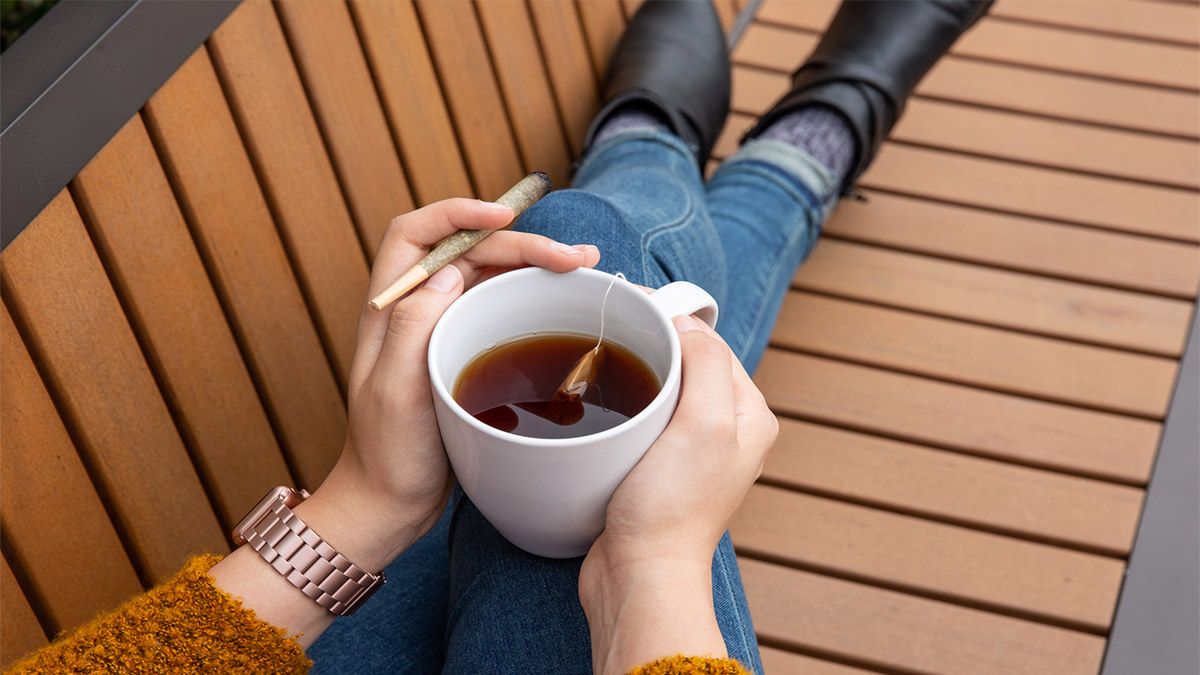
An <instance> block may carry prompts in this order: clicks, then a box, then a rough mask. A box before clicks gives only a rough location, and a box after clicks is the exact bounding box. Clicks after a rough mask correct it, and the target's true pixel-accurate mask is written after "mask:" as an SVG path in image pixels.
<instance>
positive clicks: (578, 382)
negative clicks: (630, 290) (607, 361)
mask: <svg viewBox="0 0 1200 675" xmlns="http://www.w3.org/2000/svg"><path fill="white" fill-rule="evenodd" d="M624 278H625V275H624V274H621V273H620V272H617V274H616V275H615V276H613V280H612V282H611V283H609V284H608V288H607V289H606V290H605V291H604V299H603V300H602V301H601V302H600V336H599V337H598V338H597V339H596V346H595V347H593V348H591V349H589V350H588V351H587V353H585V354H584V355H583V356H581V357H579V360H578V361H577V362H576V363H575V367H574V368H572V369H571V372H569V373H567V376H566V377H565V378H564V379H563V381H562V384H560V385H558V390H557V391H556V392H554V398H553V399H551V400H550V401H549V403H548V404H547V405H546V411H545V412H546V415H543V416H544V417H547V419H552V420H553V421H554V422H556V423H558V424H562V425H571V424H574V423H576V422H578V421H579V420H580V419H582V418H583V395H584V393H586V392H587V390H588V387H590V386H592V383H593V382H594V381H595V380H596V372H597V371H598V370H599V368H600V364H601V363H602V362H603V360H604V359H603V352H602V351H601V347H603V346H604V310H605V308H607V306H608V295H609V293H611V292H612V288H613V286H614V285H615V284H616V283H617V279H624Z"/></svg>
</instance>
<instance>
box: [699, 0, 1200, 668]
mask: <svg viewBox="0 0 1200 675" xmlns="http://www.w3.org/2000/svg"><path fill="white" fill-rule="evenodd" d="M836 7H837V3H836V2H833V1H832V0H805V1H794V0H764V2H762V3H761V5H760V7H759V9H758V12H757V14H756V16H755V18H754V20H753V22H752V23H750V25H749V26H748V28H747V30H746V32H745V33H744V35H743V36H742V39H741V42H740V43H739V44H738V45H737V46H736V48H735V50H734V64H735V65H734V94H733V107H734V115H733V117H732V119H731V120H730V123H729V125H728V127H727V128H726V131H725V134H724V135H723V138H722V139H721V142H720V143H719V144H718V149H717V155H718V156H719V157H725V156H728V155H729V154H731V153H733V152H735V151H736V148H737V140H738V138H739V137H740V135H741V134H742V133H743V132H744V130H745V129H746V128H748V127H749V126H750V125H751V124H752V123H753V121H754V119H755V118H756V117H757V115H759V114H760V113H762V112H763V111H765V110H766V109H767V108H769V107H770V106H771V104H772V103H773V102H774V101H775V100H776V99H778V97H779V96H780V95H782V94H783V92H785V91H786V90H787V88H788V85H789V81H790V80H789V75H790V73H791V72H792V71H793V70H794V69H795V68H796V67H797V66H798V65H799V64H800V63H801V62H802V61H803V59H804V57H805V56H806V55H807V54H808V53H809V52H810V51H811V50H812V48H813V47H814V46H815V44H816V41H817V39H818V37H819V34H820V31H821V30H822V29H823V28H824V26H825V24H826V23H827V22H828V21H829V20H830V19H831V18H832V16H833V13H834V12H835V11H836ZM1138 7H1139V9H1138V10H1136V11H1135V10H1133V9H1131V3H1117V2H1040V3H1033V2H1023V1H1022V0H1001V2H1000V3H999V4H998V5H997V7H996V9H995V11H994V12H993V14H992V16H991V17H989V18H987V19H985V20H984V21H983V22H982V23H981V24H980V25H979V26H978V27H977V28H976V29H975V30H973V31H972V32H971V33H969V34H968V35H967V36H965V37H964V38H963V39H962V40H961V41H960V42H959V43H958V44H957V45H956V46H955V48H954V49H953V50H952V52H951V55H950V56H949V57H947V58H946V59H944V60H943V61H942V62H941V63H939V64H938V65H937V66H936V67H935V69H934V71H933V72H932V73H931V74H930V76H929V77H928V78H927V79H926V80H925V81H924V82H923V83H922V84H921V86H920V87H919V88H918V94H917V96H916V97H914V98H913V100H912V101H911V103H910V105H909V107H908V109H907V112H906V113H905V116H904V117H903V118H902V120H901V121H900V123H899V124H898V125H897V126H896V128H895V131H894V132H893V134H892V136H891V141H890V142H888V143H887V144H885V146H884V148H883V150H882V151H881V153H880V156H879V159H878V161H877V163H876V164H875V165H874V166H873V167H872V168H871V170H870V171H868V172H867V174H866V175H865V176H864V177H863V180H862V183H861V187H862V189H863V192H864V193H865V194H866V196H867V199H868V201H867V202H866V203H860V202H853V201H845V202H843V204H842V205H841V206H840V208H839V209H838V210H837V212H836V213H835V214H834V216H833V217H832V219H831V220H830V221H829V223H828V224H827V225H826V228H825V232H824V235H823V238H822V241H821V243H820V244H819V245H818V246H817V248H816V251H815V252H814V253H813V256H812V258H811V259H810V260H809V261H808V263H807V264H806V265H805V266H804V267H803V268H802V269H801V270H800V272H799V273H798V274H797V275H796V278H795V280H794V284H793V290H792V292H791V293H789V296H788V298H787V299H786V301H785V304H784V309H783V314H782V316H781V317H780V320H779V323H778V324H777V326H776V330H775V334H774V336H773V338H772V344H771V349H770V352H769V353H768V355H767V357H766V358H765V359H764V361H763V365H762V367H761V368H760V370H759V374H758V375H757V377H756V380H757V382H758V384H759V386H760V387H761V388H762V389H763V391H764V392H765V394H766V396H767V399H768V401H769V402H770V403H771V405H772V406H773V408H774V409H775V411H776V412H777V414H779V415H780V416H781V417H782V423H781V427H782V428H781V433H780V441H779V443H778V444H777V446H776V448H775V449H774V451H773V452H772V454H771V456H770V458H769V459H768V462H767V466H766V469H765V470H764V473H763V476H762V479H761V480H760V486H758V487H756V488H755V489H754V490H753V491H752V492H751V494H750V496H749V498H748V499H747V501H746V504H745V505H744V506H743V508H742V510H741V512H740V513H739V514H738V517H737V519H736V520H735V522H734V525H733V527H732V532H733V537H734V542H735V545H736V546H737V548H738V552H739V555H740V556H741V558H742V564H743V570H742V571H743V576H744V578H745V581H746V588H747V592H748V594H749V597H750V605H751V612H752V614H753V615H754V619H755V622H756V627H757V630H758V633H759V637H760V640H761V641H762V643H763V644H764V645H766V647H767V649H765V650H764V660H765V662H766V664H767V672H769V673H808V672H839V673H840V672H863V671H864V670H865V671H877V672H886V673H899V672H904V673H908V672H944V673H1014V672H1032V673H1094V672H1096V671H1097V670H1098V669H1099V666H1100V662H1101V659H1102V657H1103V652H1104V645H1105V636H1106V634H1107V632H1108V629H1109V626H1110V623H1111V620H1112V616H1113V609H1114V603H1115V601H1116V599H1117V595H1118V593H1119V590H1120V583H1121V576H1122V573H1123V569H1124V563H1125V560H1126V559H1127V557H1128V555H1129V548H1130V545H1131V542H1132V538H1133V534H1134V532H1135V529H1136V525H1137V519H1138V515H1139V511H1140V506H1141V502H1142V499H1143V488H1144V486H1145V484H1146V480H1147V478H1148V475H1149V474H1148V471H1149V470H1150V468H1151V463H1152V461H1153V457H1154V452H1155V450H1156V446H1157V442H1158V437H1159V433H1160V429H1161V421H1162V419H1163V415H1164V414H1165V410H1166V407H1165V406H1166V405H1167V403H1168V402H1169V397H1170V394H1171V391H1172V386H1173V383H1174V378H1175V374H1176V371H1177V369H1178V358H1179V355H1180V349H1181V347H1182V344H1183V341H1184V339H1185V338H1186V331H1187V329H1188V326H1189V323H1190V319H1191V313H1192V311H1193V309H1194V302H1195V298H1196V290H1197V280H1198V275H1200V250H1198V249H1197V246H1196V242H1197V241H1198V240H1200V210H1198V209H1200V197H1198V195H1197V187H1198V186H1200V145H1198V144H1197V142H1196V138H1197V135H1198V132H1200V109H1198V107H1197V102H1198V101H1200V97H1197V95H1196V92H1197V90H1198V88H1200V74H1198V73H1197V70H1196V66H1197V64H1198V63H1200V58H1197V57H1198V56H1200V54H1198V53H1197V48H1196V47H1197V44H1196V38H1197V37H1198V35H1200V24H1198V21H1200V10H1198V8H1197V7H1196V6H1194V5H1182V4H1172V5H1167V4H1163V3H1142V4H1141V5H1138ZM1143 7H1144V9H1145V11H1141V10H1142V8H1143ZM1135 17H1136V18H1135ZM1127 93H1131V94H1132V98H1130V97H1127V96H1126V94H1127ZM1168 277H1170V279H1168Z"/></svg>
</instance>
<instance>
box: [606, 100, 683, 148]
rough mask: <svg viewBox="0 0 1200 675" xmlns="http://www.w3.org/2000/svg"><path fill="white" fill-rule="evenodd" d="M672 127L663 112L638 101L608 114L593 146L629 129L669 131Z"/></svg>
mask: <svg viewBox="0 0 1200 675" xmlns="http://www.w3.org/2000/svg"><path fill="white" fill-rule="evenodd" d="M670 128H671V127H670V126H668V125H667V122H666V118H664V117H663V116H662V113H660V112H658V111H657V110H655V109H654V108H653V107H650V106H647V105H639V104H637V103H634V104H632V105H626V106H621V107H620V108H617V109H616V110H614V111H613V112H612V114H610V115H609V116H608V119H606V120H604V125H603V126H601V127H600V131H598V132H596V138H595V140H594V141H593V142H592V147H595V146H597V145H600V144H601V143H603V142H604V141H607V140H608V139H610V138H612V137H613V136H616V135H617V134H623V133H625V132H627V131H642V130H645V129H650V130H658V131H668V130H670Z"/></svg>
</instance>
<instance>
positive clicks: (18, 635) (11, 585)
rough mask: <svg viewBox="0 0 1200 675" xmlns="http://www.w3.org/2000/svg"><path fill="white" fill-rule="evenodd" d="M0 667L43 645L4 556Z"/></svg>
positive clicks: (0, 561)
mask: <svg viewBox="0 0 1200 675" xmlns="http://www.w3.org/2000/svg"><path fill="white" fill-rule="evenodd" d="M0 596H3V598H4V602H3V603H0V668H7V667H9V666H10V665H12V663H13V662H14V661H16V660H17V659H19V658H21V657H22V656H24V655H26V654H28V653H29V652H32V651H33V650H35V649H39V648H41V647H43V646H45V644H46V634H45V633H43V632H42V627H41V626H40V625H39V624H38V621H37V617H36V616H34V615H33V609H32V608H30V606H29V602H28V601H27V600H26V599H25V595H24V593H22V592H21V587H20V586H18V585H17V579H16V577H14V576H13V573H12V570H11V569H9V568H8V559H7V558H0Z"/></svg>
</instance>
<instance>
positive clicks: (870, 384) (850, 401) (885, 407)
mask: <svg viewBox="0 0 1200 675" xmlns="http://www.w3.org/2000/svg"><path fill="white" fill-rule="evenodd" d="M755 382H756V383H757V384H758V387H759V388H760V389H761V390H762V392H763V394H764V395H765V396H766V398H767V402H768V403H769V404H770V405H771V407H772V409H774V410H775V411H777V412H779V413H781V414H784V415H790V416H795V417H801V418H803V419H807V420H811V421H816V422H824V423H829V424H834V425H837V426H844V427H848V428H852V429H857V430H861V431H865V432H868V433H878V434H882V435H885V436H890V437H894V438H898V439H904V440H908V441H912V442H917V443H926V444H930V445H933V446H935V447H944V448H948V449H953V450H960V451H963V452H967V453H969V454H973V455H979V456H983V457H990V458H993V459H1001V460H1006V461H1014V462H1017V463H1021V464H1027V465H1030V466H1036V467H1040V468H1047V469H1052V470H1057V471H1064V472H1068V473H1074V474H1079V475H1083V476H1088V477H1095V478H1101V479H1105V480H1115V481H1120V482H1126V483H1130V484H1134V485H1144V484H1145V482H1146V480H1147V478H1148V477H1149V473H1150V467H1151V465H1152V460H1153V457H1154V451H1155V449H1156V448H1157V445H1158V436H1159V432H1160V430H1161V425H1160V424H1158V423H1156V422H1150V421H1147V420H1140V419H1135V418H1129V417H1121V416H1118V415H1113V414H1110V413H1101V412H1095V411H1091V410H1082V409H1079V408H1071V407H1068V406H1064V405H1059V404H1055V403H1046V402H1043V401H1034V400H1030V399H1026V398H1021V397H1018V396H1010V395H1008V394H997V393H993V392H987V391H981V390H978V389H972V388H970V387H964V386H961V385H955V384H946V383H943V382H936V381H933V380H926V379H922V378H919V377H914V376H911V375H900V374H896V373H890V372H885V371H881V370H877V369H874V368H868V367H865V366H858V365H851V364H847V363H842V362H838V361H831V360H829V359H824V358H818V357H812V356H804V355H800V354H792V353H789V352H783V351H780V350H776V349H769V350H767V353H766V355H765V356H764V357H763V360H762V365H761V366H760V367H759V369H758V373H757V374H756V375H755Z"/></svg>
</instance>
